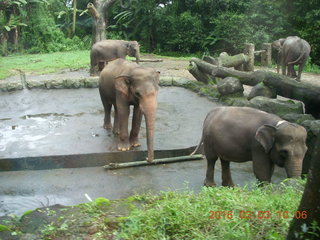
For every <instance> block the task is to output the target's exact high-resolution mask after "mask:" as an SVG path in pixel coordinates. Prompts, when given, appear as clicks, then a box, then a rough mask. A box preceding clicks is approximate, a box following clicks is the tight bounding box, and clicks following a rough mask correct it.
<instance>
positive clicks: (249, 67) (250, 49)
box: [243, 43, 254, 72]
mask: <svg viewBox="0 0 320 240" xmlns="http://www.w3.org/2000/svg"><path fill="white" fill-rule="evenodd" d="M244 54H245V55H247V56H249V61H247V62H246V63H245V64H244V65H243V70H244V71H247V72H252V71H253V70H254V44H252V43H247V44H246V45H245V48H244Z"/></svg>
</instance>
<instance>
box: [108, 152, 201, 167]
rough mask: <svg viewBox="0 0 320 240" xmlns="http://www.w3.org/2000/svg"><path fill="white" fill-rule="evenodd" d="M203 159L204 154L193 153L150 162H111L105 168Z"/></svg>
mask: <svg viewBox="0 0 320 240" xmlns="http://www.w3.org/2000/svg"><path fill="white" fill-rule="evenodd" d="M201 159H203V155H202V154H197V155H192V156H181V157H171V158H161V159H154V160H153V161H152V162H151V163H149V162H147V161H135V162H126V163H109V164H108V165H105V166H104V167H103V168H105V169H109V170H111V169H119V168H127V167H139V166H146V165H155V164H163V163H173V162H181V161H192V160H201Z"/></svg>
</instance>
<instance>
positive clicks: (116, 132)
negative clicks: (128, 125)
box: [112, 128, 120, 135]
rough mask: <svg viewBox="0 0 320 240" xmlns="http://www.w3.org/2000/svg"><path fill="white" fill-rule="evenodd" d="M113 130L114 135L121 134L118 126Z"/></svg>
mask: <svg viewBox="0 0 320 240" xmlns="http://www.w3.org/2000/svg"><path fill="white" fill-rule="evenodd" d="M112 132H113V134H114V135H119V134H120V130H119V129H116V128H113V130H112Z"/></svg>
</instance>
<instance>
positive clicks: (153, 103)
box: [140, 94, 157, 162]
mask: <svg viewBox="0 0 320 240" xmlns="http://www.w3.org/2000/svg"><path fill="white" fill-rule="evenodd" d="M140 108H141V111H142V112H143V115H144V117H145V120H146V130H147V148H148V157H147V161H148V162H152V160H153V159H154V150H153V137H154V126H155V118H156V110H157V98H156V94H152V95H149V96H147V97H144V98H143V99H141V100H140Z"/></svg>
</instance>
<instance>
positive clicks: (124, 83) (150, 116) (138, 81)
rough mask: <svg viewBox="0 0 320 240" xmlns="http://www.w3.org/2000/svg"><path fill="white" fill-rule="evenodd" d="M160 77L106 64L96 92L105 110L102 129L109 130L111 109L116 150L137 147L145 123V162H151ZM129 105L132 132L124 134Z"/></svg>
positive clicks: (137, 67)
mask: <svg viewBox="0 0 320 240" xmlns="http://www.w3.org/2000/svg"><path fill="white" fill-rule="evenodd" d="M159 75H160V73H159V72H157V71H155V70H154V69H153V68H147V67H142V66H140V65H138V64H137V63H133V62H129V61H126V60H124V59H121V58H119V59H116V60H114V61H110V62H109V64H108V65H106V66H105V68H104V69H103V70H102V72H101V74H100V79H99V92H100V97H101V100H102V103H103V106H104V110H105V118H104V125H103V126H104V128H106V129H111V128H112V124H111V117H110V114H111V107H112V106H113V107H114V109H115V116H114V125H113V133H115V134H119V142H118V150H119V151H128V150H130V148H134V147H138V146H140V144H139V142H138V135H139V131H140V125H141V120H142V116H143V115H144V117H145V120H146V130H147V148H148V158H147V160H148V161H149V162H151V161H152V160H153V158H154V157H153V156H154V154H153V137H154V125H155V115H156V109H157V93H158V89H159V85H158V84H159ZM130 105H133V106H134V110H133V118H132V129H131V132H130V135H129V133H128V121H129V114H130Z"/></svg>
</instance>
